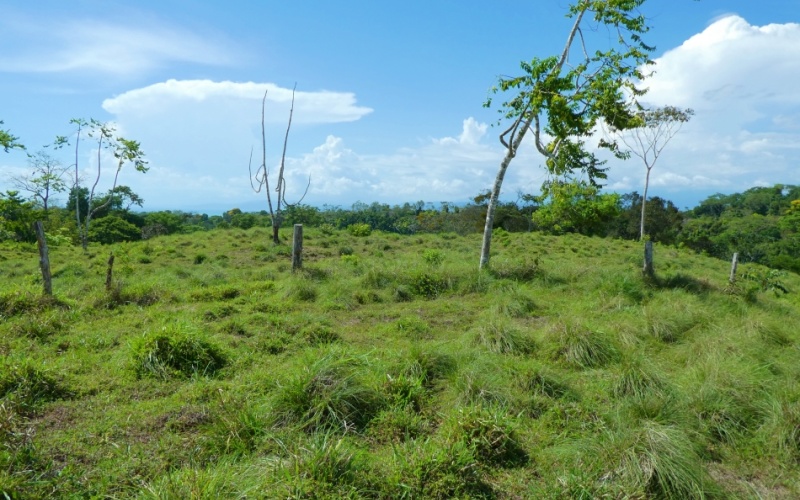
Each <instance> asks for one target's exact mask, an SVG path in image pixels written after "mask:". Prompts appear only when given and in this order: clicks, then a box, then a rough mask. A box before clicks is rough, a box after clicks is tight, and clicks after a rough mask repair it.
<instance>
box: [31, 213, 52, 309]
mask: <svg viewBox="0 0 800 500" xmlns="http://www.w3.org/2000/svg"><path fill="white" fill-rule="evenodd" d="M33 230H34V232H36V242H37V243H38V244H39V267H40V268H41V269H42V281H44V294H45V295H53V278H52V275H51V274H50V253H49V251H48V250H47V240H45V238H44V226H42V223H41V222H40V221H38V220H37V221H36V222H34V223H33Z"/></svg>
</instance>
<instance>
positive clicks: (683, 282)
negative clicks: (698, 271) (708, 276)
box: [644, 273, 714, 295]
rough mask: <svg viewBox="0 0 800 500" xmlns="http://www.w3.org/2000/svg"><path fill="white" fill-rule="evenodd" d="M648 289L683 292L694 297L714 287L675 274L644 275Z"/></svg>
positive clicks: (700, 280)
mask: <svg viewBox="0 0 800 500" xmlns="http://www.w3.org/2000/svg"><path fill="white" fill-rule="evenodd" d="M644 280H645V283H646V284H647V286H648V287H650V288H653V289H656V290H684V291H686V292H689V293H693V294H695V295H705V294H707V293H708V292H710V291H712V290H713V289H714V287H712V286H711V283H709V282H708V281H706V280H703V279H697V278H694V277H692V276H687V275H685V274H681V273H677V274H672V275H668V276H658V275H644Z"/></svg>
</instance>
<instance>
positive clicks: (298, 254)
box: [292, 224, 303, 272]
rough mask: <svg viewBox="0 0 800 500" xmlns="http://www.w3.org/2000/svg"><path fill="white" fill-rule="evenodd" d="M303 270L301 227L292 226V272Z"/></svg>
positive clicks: (298, 225)
mask: <svg viewBox="0 0 800 500" xmlns="http://www.w3.org/2000/svg"><path fill="white" fill-rule="evenodd" d="M302 268H303V225H302V224H295V225H294V235H293V237H292V272H295V271H298V270H300V269H302Z"/></svg>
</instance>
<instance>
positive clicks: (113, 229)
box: [89, 215, 142, 245]
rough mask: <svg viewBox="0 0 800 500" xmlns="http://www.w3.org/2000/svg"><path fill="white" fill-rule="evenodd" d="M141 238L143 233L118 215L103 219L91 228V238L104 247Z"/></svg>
mask: <svg viewBox="0 0 800 500" xmlns="http://www.w3.org/2000/svg"><path fill="white" fill-rule="evenodd" d="M141 237H142V233H141V230H140V229H139V228H138V227H136V226H135V225H133V224H131V223H130V222H128V221H126V220H124V219H122V218H120V217H118V216H116V215H109V216H108V217H101V218H99V219H97V220H96V221H95V223H94V224H93V225H92V226H91V227H90V228H89V238H90V239H91V240H92V241H96V242H98V243H102V244H104V245H110V244H112V243H120V242H123V241H136V240H139V239H141Z"/></svg>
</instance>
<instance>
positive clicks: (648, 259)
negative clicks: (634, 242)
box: [642, 240, 653, 276]
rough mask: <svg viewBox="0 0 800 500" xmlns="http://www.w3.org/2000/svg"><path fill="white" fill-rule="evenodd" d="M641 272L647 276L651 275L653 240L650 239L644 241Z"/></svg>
mask: <svg viewBox="0 0 800 500" xmlns="http://www.w3.org/2000/svg"><path fill="white" fill-rule="evenodd" d="M642 272H643V273H644V274H646V275H647V276H652V275H653V242H652V241H651V240H647V241H645V242H644V268H643V269H642Z"/></svg>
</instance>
